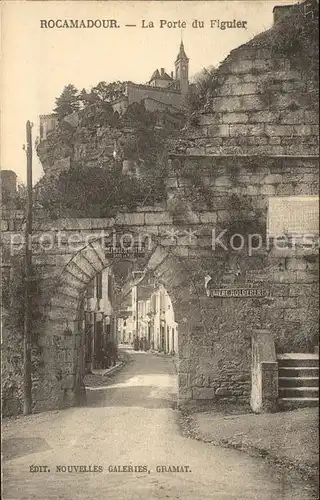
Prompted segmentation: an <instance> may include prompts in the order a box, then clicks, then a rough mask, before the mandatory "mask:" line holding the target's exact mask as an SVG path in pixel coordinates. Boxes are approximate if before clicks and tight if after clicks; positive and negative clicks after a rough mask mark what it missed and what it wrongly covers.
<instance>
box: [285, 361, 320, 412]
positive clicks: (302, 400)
mask: <svg viewBox="0 0 320 500" xmlns="http://www.w3.org/2000/svg"><path fill="white" fill-rule="evenodd" d="M277 361H278V373H279V383H278V385H279V396H278V406H279V409H280V410H290V409H295V408H303V407H308V406H318V405H319V353H310V354H309V353H284V354H278V355H277Z"/></svg>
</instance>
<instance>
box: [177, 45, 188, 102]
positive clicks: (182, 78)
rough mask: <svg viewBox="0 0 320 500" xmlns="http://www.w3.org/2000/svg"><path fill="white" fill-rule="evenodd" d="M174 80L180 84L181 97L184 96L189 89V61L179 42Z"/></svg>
mask: <svg viewBox="0 0 320 500" xmlns="http://www.w3.org/2000/svg"><path fill="white" fill-rule="evenodd" d="M175 67H176V80H178V81H179V82H180V91H181V94H182V95H183V96H185V95H186V93H187V92H188V88H189V80H188V78H189V59H188V57H187V55H186V53H185V50H184V45H183V41H182V40H181V44H180V50H179V54H178V57H177V59H176V62H175Z"/></svg>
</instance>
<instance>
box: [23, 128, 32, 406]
mask: <svg viewBox="0 0 320 500" xmlns="http://www.w3.org/2000/svg"><path fill="white" fill-rule="evenodd" d="M31 127H32V125H31V123H30V121H29V120H28V121H27V124H26V134H27V146H26V153H27V204H26V230H25V279H26V286H25V315H24V345H23V347H24V359H23V371H24V402H23V414H24V415H29V414H30V413H31V407H32V380H31V371H32V365H31V336H32V308H31V282H32V135H31Z"/></svg>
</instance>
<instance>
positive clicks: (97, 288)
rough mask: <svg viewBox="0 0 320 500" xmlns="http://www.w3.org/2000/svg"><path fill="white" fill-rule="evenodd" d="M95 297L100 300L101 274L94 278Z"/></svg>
mask: <svg viewBox="0 0 320 500" xmlns="http://www.w3.org/2000/svg"><path fill="white" fill-rule="evenodd" d="M96 297H97V299H102V273H98V274H97V276H96Z"/></svg>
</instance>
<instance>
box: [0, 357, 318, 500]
mask: <svg viewBox="0 0 320 500" xmlns="http://www.w3.org/2000/svg"><path fill="white" fill-rule="evenodd" d="M129 356H130V361H129V362H128V363H127V364H126V366H125V367H124V368H123V369H122V370H121V371H119V372H117V373H115V374H114V375H113V376H112V377H111V378H110V382H109V384H108V385H107V386H106V387H96V388H94V389H91V390H90V389H89V390H87V406H86V407H80V408H72V409H68V410H63V411H53V412H47V413H43V414H38V415H31V416H28V417H21V418H18V419H17V420H6V421H4V422H3V454H4V462H3V475H4V491H3V496H2V498H3V499H4V500H9V499H14V500H31V499H39V500H40V499H41V500H44V499H45V500H51V499H65V500H67V499H68V500H69V499H87V498H91V499H94V500H106V499H109V498H110V499H114V500H156V499H169V500H175V499H180V500H209V499H210V500H211V499H214V500H229V499H230V500H231V499H233V500H235V499H237V500H251V499H252V500H253V499H256V500H276V499H277V500H278V499H281V500H289V499H290V500H292V499H296V500H309V499H311V498H312V494H311V491H310V489H309V488H308V484H307V483H303V482H302V481H300V480H298V479H297V478H295V477H294V476H291V475H290V472H289V471H287V472H286V473H285V475H284V476H281V475H280V474H277V472H276V470H275V469H274V468H273V467H271V466H270V465H268V464H267V463H266V462H264V461H263V460H262V459H259V458H252V457H250V456H248V455H246V454H243V453H241V452H238V451H235V450H229V449H222V448H219V447H214V446H212V445H210V444H206V443H202V442H200V441H195V440H192V439H188V438H185V437H183V436H182V435H181V432H180V429H179V412H178V411H177V410H176V409H175V401H176V393H177V387H176V375H175V370H174V366H173V363H172V360H171V359H170V358H169V357H165V356H161V355H158V356H157V355H155V354H150V353H144V352H134V351H129ZM32 465H33V466H45V465H46V466H47V467H48V468H49V469H50V472H49V471H47V472H33V473H32V472H30V466H32ZM80 465H85V466H86V468H87V469H89V466H90V465H91V469H93V466H94V465H96V466H100V467H101V468H103V471H102V472H89V471H87V472H80V471H79V472H75V469H73V471H72V472H68V471H67V470H66V469H65V468H64V466H65V467H67V466H80ZM130 465H132V466H139V465H140V466H145V470H143V469H141V470H142V471H141V472H139V471H138V472H121V471H120V470H121V467H123V466H127V467H128V466H130ZM59 466H60V472H59V471H58V469H59ZM157 466H160V470H161V472H157V470H158V469H157ZM161 466H164V467H163V468H162V467H161ZM169 466H180V467H181V466H183V470H184V471H183V472H181V471H180V472H172V471H171V472H170V471H167V472H166V470H168V467H169ZM185 466H188V467H185ZM57 468H58V469H57ZM64 470H65V472H63V471H64ZM109 470H110V471H111V472H110V471H109Z"/></svg>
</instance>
